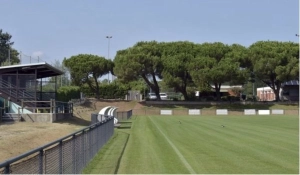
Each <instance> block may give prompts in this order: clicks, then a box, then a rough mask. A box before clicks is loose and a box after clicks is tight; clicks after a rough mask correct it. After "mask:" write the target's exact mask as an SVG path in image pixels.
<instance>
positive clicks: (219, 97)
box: [215, 83, 221, 101]
mask: <svg viewBox="0 0 300 175" xmlns="http://www.w3.org/2000/svg"><path fill="white" fill-rule="evenodd" d="M220 89H221V84H218V83H215V91H216V95H217V101H220V100H221V93H220Z"/></svg>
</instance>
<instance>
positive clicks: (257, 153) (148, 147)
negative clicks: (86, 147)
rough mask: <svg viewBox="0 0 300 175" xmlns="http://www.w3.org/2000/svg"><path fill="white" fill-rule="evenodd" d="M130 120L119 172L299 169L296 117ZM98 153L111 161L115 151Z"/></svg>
mask: <svg viewBox="0 0 300 175" xmlns="http://www.w3.org/2000/svg"><path fill="white" fill-rule="evenodd" d="M179 121H180V122H179ZM132 122H133V123H132V127H131V129H123V130H122V131H124V132H126V133H128V134H129V135H130V139H129V140H128V144H127V146H126V149H125V150H124V154H123V156H122V159H121V161H120V163H119V169H118V173H120V174H188V173H196V174H297V173H298V172H299V118H298V116H274V115H272V116H139V117H137V118H135V120H134V121H132ZM222 125H223V126H225V127H222ZM117 131H118V132H119V130H117ZM118 138H120V139H121V138H122V137H115V138H114V141H111V144H112V145H117V144H113V142H118ZM121 140H122V139H121ZM123 140H124V139H123ZM122 143H123V142H118V144H122ZM119 147H120V148H121V146H119ZM117 148H118V147H115V149H116V153H117V154H120V151H117V150H118V149H117ZM122 148H123V147H122ZM103 151H104V153H102V154H104V155H106V158H105V159H107V161H108V162H109V161H111V160H110V159H109V157H110V156H109V155H110V154H111V155H115V153H113V151H109V150H103ZM105 151H108V153H109V154H107V153H105ZM115 157H117V156H115ZM102 161H104V158H103V160H102ZM95 167H97V166H95ZM98 167H101V166H98ZM100 169H101V168H99V169H98V172H97V171H93V173H97V174H102V173H103V172H101V171H100ZM106 172H107V171H106ZM104 173H105V172H104Z"/></svg>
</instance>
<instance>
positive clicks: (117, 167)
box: [114, 131, 130, 174]
mask: <svg viewBox="0 0 300 175" xmlns="http://www.w3.org/2000/svg"><path fill="white" fill-rule="evenodd" d="M119 132H121V131H119ZM122 133H124V134H127V139H126V141H125V144H124V147H123V149H122V152H121V154H120V157H119V158H118V162H117V166H116V169H115V172H114V174H118V171H119V167H120V163H121V160H122V157H123V154H124V151H125V149H126V146H127V143H128V140H129V137H130V134H128V133H125V132H122Z"/></svg>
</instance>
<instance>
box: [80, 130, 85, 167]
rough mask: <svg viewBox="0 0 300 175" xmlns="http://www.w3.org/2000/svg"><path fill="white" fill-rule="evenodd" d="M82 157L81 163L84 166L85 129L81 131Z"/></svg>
mask: <svg viewBox="0 0 300 175" xmlns="http://www.w3.org/2000/svg"><path fill="white" fill-rule="evenodd" d="M81 154H82V157H83V165H84V166H85V157H86V151H85V130H83V131H82V153H81Z"/></svg>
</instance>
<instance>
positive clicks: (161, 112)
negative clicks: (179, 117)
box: [160, 110, 172, 115]
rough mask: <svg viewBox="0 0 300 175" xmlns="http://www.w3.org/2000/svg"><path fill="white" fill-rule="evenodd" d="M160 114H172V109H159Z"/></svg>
mask: <svg viewBox="0 0 300 175" xmlns="http://www.w3.org/2000/svg"><path fill="white" fill-rule="evenodd" d="M160 115H172V110H160Z"/></svg>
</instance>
